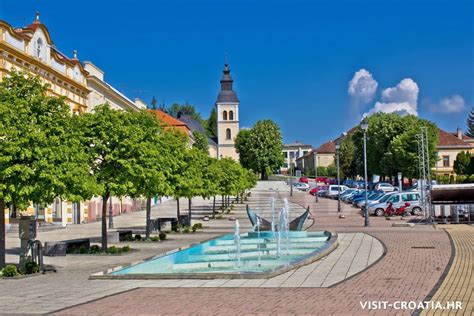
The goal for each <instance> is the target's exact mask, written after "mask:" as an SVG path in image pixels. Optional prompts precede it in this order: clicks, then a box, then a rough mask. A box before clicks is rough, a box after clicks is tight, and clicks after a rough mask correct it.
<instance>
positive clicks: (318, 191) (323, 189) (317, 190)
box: [309, 185, 327, 196]
mask: <svg viewBox="0 0 474 316" xmlns="http://www.w3.org/2000/svg"><path fill="white" fill-rule="evenodd" d="M326 190H327V187H326V186H325V185H318V186H317V187H313V188H311V190H309V194H311V195H316V194H318V196H321V194H322V193H324V192H326Z"/></svg>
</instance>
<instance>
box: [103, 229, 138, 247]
mask: <svg viewBox="0 0 474 316" xmlns="http://www.w3.org/2000/svg"><path fill="white" fill-rule="evenodd" d="M132 235H133V231H132V230H131V229H121V230H117V231H109V232H107V240H108V241H109V242H111V243H114V244H117V243H119V242H121V241H126V239H127V236H132Z"/></svg>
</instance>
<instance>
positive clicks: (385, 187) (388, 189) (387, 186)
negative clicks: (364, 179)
mask: <svg viewBox="0 0 474 316" xmlns="http://www.w3.org/2000/svg"><path fill="white" fill-rule="evenodd" d="M375 190H381V191H384V192H393V191H397V190H398V188H396V187H394V186H393V185H391V184H390V183H377V184H376V185H375Z"/></svg>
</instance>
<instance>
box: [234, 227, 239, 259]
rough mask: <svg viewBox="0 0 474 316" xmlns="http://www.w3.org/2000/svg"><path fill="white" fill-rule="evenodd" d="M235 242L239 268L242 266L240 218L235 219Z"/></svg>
mask: <svg viewBox="0 0 474 316" xmlns="http://www.w3.org/2000/svg"><path fill="white" fill-rule="evenodd" d="M234 243H235V263H236V266H237V268H239V267H240V225H239V220H238V219H236V220H235V226H234Z"/></svg>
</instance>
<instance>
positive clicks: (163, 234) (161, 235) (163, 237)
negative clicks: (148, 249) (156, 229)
mask: <svg viewBox="0 0 474 316" xmlns="http://www.w3.org/2000/svg"><path fill="white" fill-rule="evenodd" d="M158 236H159V237H160V240H165V239H166V233H165V232H161V233H160V234H159V235H158Z"/></svg>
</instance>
